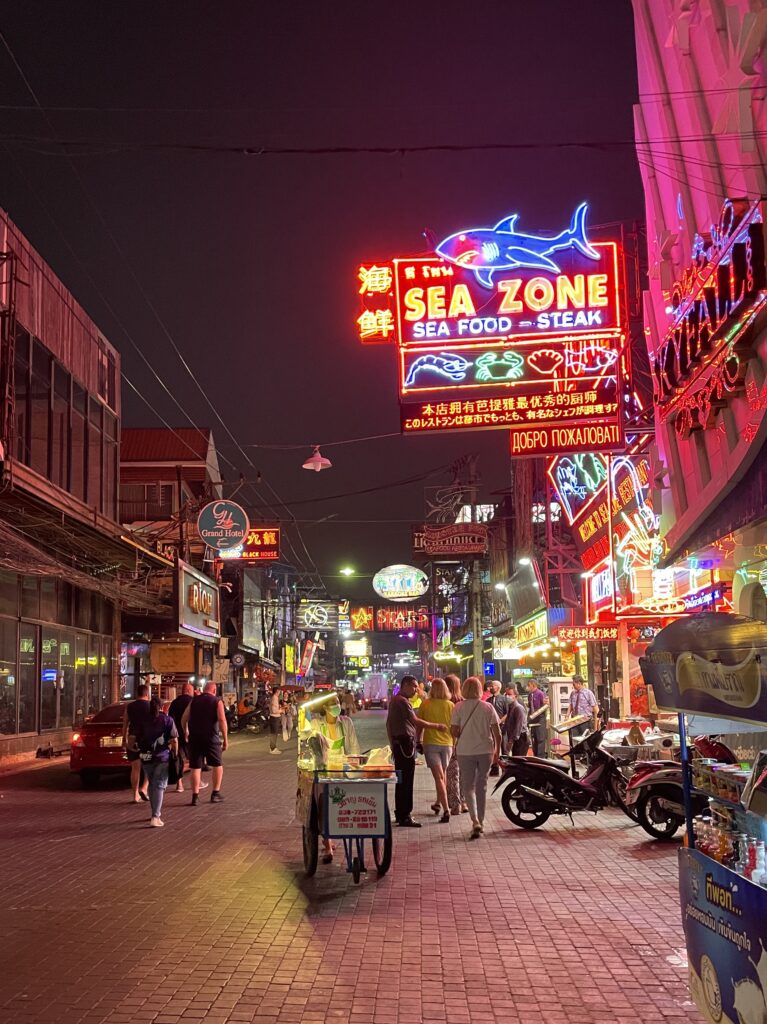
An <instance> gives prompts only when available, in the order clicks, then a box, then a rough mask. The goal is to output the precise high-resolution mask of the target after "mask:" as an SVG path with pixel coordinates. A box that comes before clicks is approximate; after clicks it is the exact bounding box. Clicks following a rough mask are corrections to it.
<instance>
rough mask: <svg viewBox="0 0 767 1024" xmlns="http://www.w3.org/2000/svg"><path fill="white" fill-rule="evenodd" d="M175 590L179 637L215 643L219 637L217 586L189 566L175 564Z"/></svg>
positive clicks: (180, 562)
mask: <svg viewBox="0 0 767 1024" xmlns="http://www.w3.org/2000/svg"><path fill="white" fill-rule="evenodd" d="M176 590H177V608H178V631H179V633H181V634H183V635H184V636H192V637H196V638H197V639H208V640H217V639H218V638H219V636H220V635H221V631H220V625H219V595H218V586H217V585H216V584H215V583H214V582H213V580H211V579H208V577H207V576H205V575H203V574H202V573H201V572H198V571H197V570H196V569H193V568H192V566H191V565H187V564H186V563H185V562H182V561H179V563H178V577H177V582H176Z"/></svg>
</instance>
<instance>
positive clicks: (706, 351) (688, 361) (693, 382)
mask: <svg viewBox="0 0 767 1024" xmlns="http://www.w3.org/2000/svg"><path fill="white" fill-rule="evenodd" d="M765 289H767V267H766V266H765V244H764V224H763V221H762V208H761V204H760V203H759V202H754V203H749V202H748V200H745V199H735V200H727V201H726V202H725V204H724V206H723V208H722V212H721V215H720V218H719V223H718V224H715V225H712V227H711V230H710V235H709V236H708V237H707V238H703V237H702V236H701V235H696V236H695V239H694V242H693V250H692V263H691V265H690V267H689V268H688V269H687V271H686V272H685V274H684V276H683V278H682V280H681V281H678V282H677V283H676V284H675V285H674V287H673V289H672V293H671V306H672V313H673V318H674V320H673V323H672V325H671V327H670V329H669V331H668V333H667V335H666V337H665V338H664V340H663V341H662V342H661V344H660V345H659V346H658V350H657V352H656V353H655V357H654V359H653V361H652V373H653V383H654V387H655V399H656V403H657V404H658V407H659V411H660V415H661V416H662V417H663V418H664V419H666V418H668V417H672V418H673V420H674V424H675V428H676V431H677V433H678V434H679V436H680V437H683V438H685V437H689V436H690V434H691V433H692V432H693V431H696V430H703V429H706V428H710V427H713V426H715V423H716V419H717V414H718V412H719V410H720V409H722V408H723V407H724V406H725V405H727V403H728V400H729V399H730V398H731V397H733V396H735V395H736V394H738V393H739V392H742V391H744V390H745V380H746V368H747V363H748V359H749V358H750V356H751V355H752V354H753V353H751V352H750V343H749V340H748V328H749V327H750V325H751V323H752V322H753V320H754V318H755V317H756V315H757V313H758V312H759V311H760V310H761V309H762V308H764V306H765V305H767V291H765Z"/></svg>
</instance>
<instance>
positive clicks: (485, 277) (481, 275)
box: [474, 267, 493, 288]
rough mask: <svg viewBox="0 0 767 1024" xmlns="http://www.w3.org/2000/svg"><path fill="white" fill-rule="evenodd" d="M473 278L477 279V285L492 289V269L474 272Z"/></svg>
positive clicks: (484, 268)
mask: <svg viewBox="0 0 767 1024" xmlns="http://www.w3.org/2000/svg"><path fill="white" fill-rule="evenodd" d="M474 276H475V277H476V278H477V280H478V281H479V283H480V284H481V285H483V287H485V288H492V287H493V268H492V267H482V268H481V269H480V270H475V271H474Z"/></svg>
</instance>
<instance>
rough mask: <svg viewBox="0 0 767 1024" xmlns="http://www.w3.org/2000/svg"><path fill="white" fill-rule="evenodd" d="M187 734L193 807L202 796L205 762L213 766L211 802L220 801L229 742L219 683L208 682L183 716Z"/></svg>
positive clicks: (211, 767) (211, 768)
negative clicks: (217, 685)
mask: <svg viewBox="0 0 767 1024" xmlns="http://www.w3.org/2000/svg"><path fill="white" fill-rule="evenodd" d="M181 721H182V725H183V729H184V735H185V736H186V739H187V749H188V751H189V771H190V775H191V777H192V807H196V806H197V804H198V803H199V800H200V788H201V781H202V769H203V765H205V764H207V765H208V767H209V768H210V770H211V782H212V786H213V788H212V790H211V794H210V802H211V803H212V804H215V803H219V802H220V801H221V800H223V799H224V798H223V797H222V796H221V782H222V780H223V778H224V761H223V753H224V751H225V750H226V748H227V746H228V745H229V740H228V735H227V728H226V712H225V711H224V702H223V701H222V700H221V698H220V697H219V696H218V695H217V693H216V684H215V683H206V684H205V689H204V690H203V692H202V693H200V694H198V695H197V696H196V697H194V698H193V699H192V702H191V703H190V705H189V707H188V708H187V709H186V711H185V712H184V715H183V718H182V720H181Z"/></svg>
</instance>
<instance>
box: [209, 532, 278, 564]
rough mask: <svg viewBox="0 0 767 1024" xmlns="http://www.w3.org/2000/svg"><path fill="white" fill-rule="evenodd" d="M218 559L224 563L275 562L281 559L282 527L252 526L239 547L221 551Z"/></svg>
mask: <svg viewBox="0 0 767 1024" xmlns="http://www.w3.org/2000/svg"><path fill="white" fill-rule="evenodd" d="M218 557H219V559H220V560H221V561H223V562H274V561H276V560H277V559H279V557H280V527H279V526H251V527H250V529H249V530H248V533H247V536H246V537H245V539H244V541H243V542H242V543H241V544H240V545H239V546H238V547H235V548H229V549H227V550H226V551H219V553H218Z"/></svg>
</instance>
